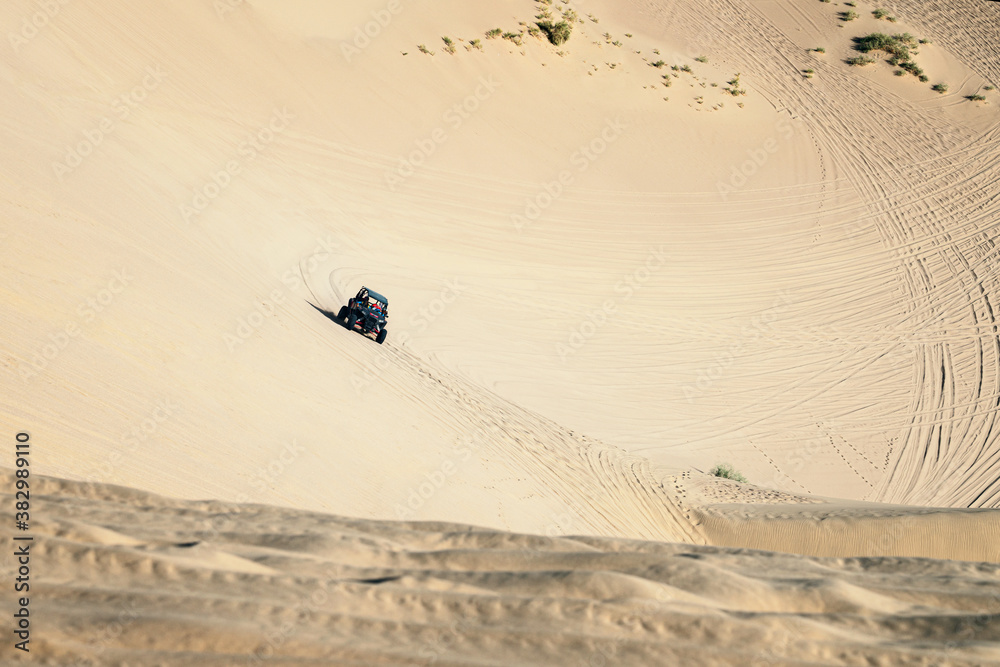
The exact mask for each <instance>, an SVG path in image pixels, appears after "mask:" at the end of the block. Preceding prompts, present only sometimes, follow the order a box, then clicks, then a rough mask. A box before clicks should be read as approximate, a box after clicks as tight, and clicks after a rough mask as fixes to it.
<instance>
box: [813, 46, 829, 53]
mask: <svg viewBox="0 0 1000 667" xmlns="http://www.w3.org/2000/svg"><path fill="white" fill-rule="evenodd" d="M813 51H815V52H816V53H826V49H824V48H823V47H822V46H817V47H816V48H815V49H813Z"/></svg>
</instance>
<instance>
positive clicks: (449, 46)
mask: <svg viewBox="0 0 1000 667" xmlns="http://www.w3.org/2000/svg"><path fill="white" fill-rule="evenodd" d="M441 41H442V42H444V50H445V51H447V52H448V53H450V54H451V55H455V42H453V41H451V37H442V38H441Z"/></svg>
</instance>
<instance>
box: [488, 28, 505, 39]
mask: <svg viewBox="0 0 1000 667" xmlns="http://www.w3.org/2000/svg"><path fill="white" fill-rule="evenodd" d="M502 34H503V30H501V29H500V28H493V30H487V31H486V39H496V38H497V37H499V36H500V35H502Z"/></svg>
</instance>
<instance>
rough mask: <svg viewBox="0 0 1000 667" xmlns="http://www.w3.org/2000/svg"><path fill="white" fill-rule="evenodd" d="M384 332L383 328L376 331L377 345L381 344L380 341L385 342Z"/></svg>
mask: <svg viewBox="0 0 1000 667" xmlns="http://www.w3.org/2000/svg"><path fill="white" fill-rule="evenodd" d="M386 333H387V332H386V330H385V329H382V330H381V331H379V332H378V336H376V337H375V342H376V343H378V344H379V345H381V344H382V343H384V342H385V336H386Z"/></svg>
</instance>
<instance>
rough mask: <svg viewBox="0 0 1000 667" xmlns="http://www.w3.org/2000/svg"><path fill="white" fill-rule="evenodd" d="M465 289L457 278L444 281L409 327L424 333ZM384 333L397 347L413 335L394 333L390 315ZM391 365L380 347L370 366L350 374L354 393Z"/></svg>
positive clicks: (359, 392) (362, 388) (410, 322)
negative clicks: (439, 289) (442, 285)
mask: <svg viewBox="0 0 1000 667" xmlns="http://www.w3.org/2000/svg"><path fill="white" fill-rule="evenodd" d="M466 289H468V288H467V286H465V285H463V284H462V283H461V282H459V279H458V278H453V279H451V280H448V281H446V282H445V284H444V287H442V288H441V291H440V292H438V294H437V296H435V297H434V298H433V299H431V300H430V301H428V302H427V303H425V304H424V305H423V306H421V307H420V308H419V309H418V310H417V312H415V313H413V314H412V315H410V320H409V324H410V326H411V327H412V328H413V330H415V331H416V333H417V334H422V333H424V332H425V331H427V329H429V328H430V326H431V324H433V323H434V321H435V320H437V319H438V318H439V317H441V316H442V315H444V313H445V311H447V310H448V308H449V307H451V305H452V304H453V303H455V302H456V301H457V300H458V299H459V297H461V296H462V294H463V293H464V292H465V291H466ZM386 331H389V332H393V333H390V334H389V335H390V336H392V337H393V340H395V341H396V342H398V344H399V345H405V344H406V343H407V342H408V341H409V340H410V339H412V338H413V334H412V333H410V331H408V330H404V331H400V332H399V333H394V332H395V331H396V330H395V329H394V328H393V320H392V317H391V315H390V317H389V320H388V321H387V322H386ZM391 363H392V362H391V361H390V354H389V351H388V350H387V349H385V348H384V347H383V346H380V347H379V351H378V354H377V355H376V357H375V361H374V362H373V364H372V365H370V366H366V367H365V369H364V370H363V371H360V372H359V371H354V372H353V373H351V386H352V387H354V391H355V392H356V393H357V394H359V395H360V394H361V392H362V391H364V389H365V388H366V387H369V386H371V385H372V383H374V382H375V381H377V380H378V378H380V377H381V376H382V373H384V372H385V371H386V369H388V368H389V366H390V365H391Z"/></svg>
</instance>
